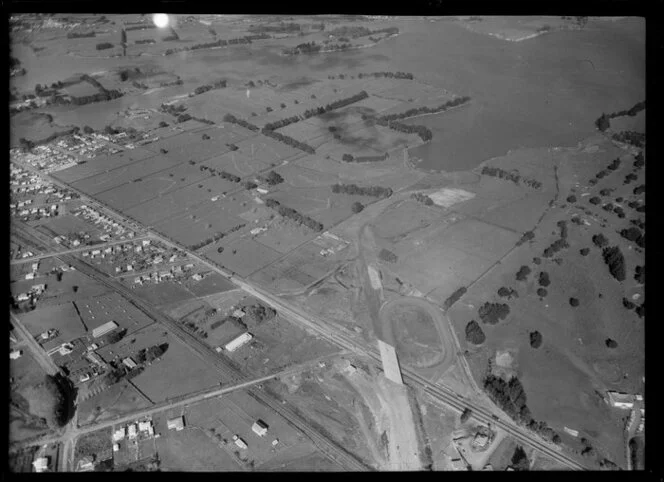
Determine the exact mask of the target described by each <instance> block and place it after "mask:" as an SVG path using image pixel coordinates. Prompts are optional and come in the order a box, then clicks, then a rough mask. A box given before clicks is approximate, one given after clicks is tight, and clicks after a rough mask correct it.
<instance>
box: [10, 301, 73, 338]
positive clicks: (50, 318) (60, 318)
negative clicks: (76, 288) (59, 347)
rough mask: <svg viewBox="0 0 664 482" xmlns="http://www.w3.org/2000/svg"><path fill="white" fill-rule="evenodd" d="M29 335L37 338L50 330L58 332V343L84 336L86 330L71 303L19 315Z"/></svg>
mask: <svg viewBox="0 0 664 482" xmlns="http://www.w3.org/2000/svg"><path fill="white" fill-rule="evenodd" d="M19 319H20V320H21V321H22V322H23V323H24V324H25V327H26V328H27V329H28V331H29V332H30V334H31V335H33V336H37V335H39V334H40V333H43V332H45V331H47V330H50V329H52V328H54V329H56V330H58V331H59V332H60V337H59V338H58V340H59V342H60V343H64V342H66V341H70V340H72V339H74V338H77V337H79V336H82V335H84V334H85V332H86V329H85V326H84V325H83V323H82V322H81V319H80V318H79V316H78V314H77V313H76V308H74V305H73V304H72V303H63V304H61V305H57V306H49V307H48V308H44V309H36V310H34V311H31V312H29V313H25V314H22V315H19Z"/></svg>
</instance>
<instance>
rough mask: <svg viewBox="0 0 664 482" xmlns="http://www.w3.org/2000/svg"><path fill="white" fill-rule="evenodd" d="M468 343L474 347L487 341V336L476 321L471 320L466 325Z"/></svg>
mask: <svg viewBox="0 0 664 482" xmlns="http://www.w3.org/2000/svg"><path fill="white" fill-rule="evenodd" d="M466 341H467V342H468V343H472V344H473V345H481V344H482V343H484V342H485V341H486V335H485V334H484V331H482V327H481V326H480V325H479V323H477V322H476V321H475V320H471V321H470V322H468V324H467V325H466Z"/></svg>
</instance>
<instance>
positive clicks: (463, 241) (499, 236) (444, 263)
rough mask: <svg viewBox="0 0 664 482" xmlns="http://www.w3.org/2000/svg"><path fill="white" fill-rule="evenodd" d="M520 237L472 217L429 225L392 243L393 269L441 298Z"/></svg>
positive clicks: (486, 267) (467, 279)
mask: <svg viewBox="0 0 664 482" xmlns="http://www.w3.org/2000/svg"><path fill="white" fill-rule="evenodd" d="M519 237H520V235H519V234H517V233H513V232H511V231H507V230H505V229H502V228H499V227H496V226H492V225H489V224H486V223H483V222H480V221H476V220H473V219H465V220H461V221H458V222H456V223H454V224H451V225H443V226H437V227H432V228H428V229H427V230H426V231H425V232H422V233H418V235H416V236H413V237H409V238H406V239H404V240H401V241H399V242H398V243H397V244H396V245H395V246H394V248H393V249H392V251H393V252H394V253H395V254H396V255H397V256H398V257H399V261H398V262H397V263H396V265H395V267H394V268H393V271H395V272H396V273H397V274H398V275H399V276H400V277H403V278H404V279H406V280H408V281H409V282H411V283H413V284H414V285H415V286H416V287H417V288H418V289H419V290H420V291H422V292H423V293H428V292H430V291H432V290H434V289H436V300H437V301H438V300H439V298H441V297H442V300H444V299H445V298H444V296H445V294H446V293H447V295H449V294H451V293H452V292H454V291H455V290H456V289H457V288H458V287H459V286H464V285H467V284H468V283H470V282H472V281H473V280H474V279H476V278H477V277H478V276H479V275H480V274H482V273H483V272H484V271H485V270H486V269H488V268H489V267H490V266H491V265H492V264H493V263H494V262H496V261H497V260H498V259H500V258H501V257H502V256H504V255H505V254H506V253H507V252H508V251H509V250H510V249H511V248H512V247H513V246H514V244H515V243H516V241H517V240H518V239H519ZM448 292H449V293H448ZM442 300H440V301H442Z"/></svg>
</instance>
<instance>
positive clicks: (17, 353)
mask: <svg viewBox="0 0 664 482" xmlns="http://www.w3.org/2000/svg"><path fill="white" fill-rule="evenodd" d="M21 355H23V351H22V350H13V351H11V352H10V353H9V358H11V359H12V360H16V359H18V358H21Z"/></svg>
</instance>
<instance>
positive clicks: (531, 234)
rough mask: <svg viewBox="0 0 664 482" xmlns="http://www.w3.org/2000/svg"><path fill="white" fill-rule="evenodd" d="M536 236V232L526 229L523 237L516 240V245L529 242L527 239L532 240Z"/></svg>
mask: <svg viewBox="0 0 664 482" xmlns="http://www.w3.org/2000/svg"><path fill="white" fill-rule="evenodd" d="M534 237H535V233H534V232H532V231H526V232H525V233H523V236H521V237H520V238H519V240H518V241H517V242H516V245H517V246H521V245H522V244H523V243H525V242H527V241H530V240H531V239H533V238H534Z"/></svg>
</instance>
